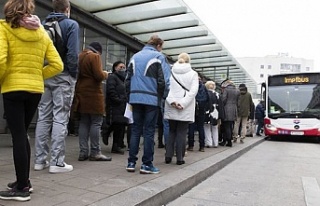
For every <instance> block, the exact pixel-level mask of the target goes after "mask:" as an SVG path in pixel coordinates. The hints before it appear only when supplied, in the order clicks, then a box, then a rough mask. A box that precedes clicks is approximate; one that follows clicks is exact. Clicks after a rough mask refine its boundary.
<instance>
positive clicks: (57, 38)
mask: <svg viewBox="0 0 320 206" xmlns="http://www.w3.org/2000/svg"><path fill="white" fill-rule="evenodd" d="M66 18H67V17H66V16H61V17H57V18H52V19H50V20H48V21H46V22H45V23H44V25H43V27H44V29H45V30H46V31H47V33H48V35H49V37H50V38H51V40H52V41H53V44H54V46H55V47H56V49H57V51H58V53H59V55H60V57H61V59H62V60H64V58H65V56H66V47H65V44H64V42H63V38H62V32H61V28H60V25H59V22H60V21H62V20H64V19H66Z"/></svg>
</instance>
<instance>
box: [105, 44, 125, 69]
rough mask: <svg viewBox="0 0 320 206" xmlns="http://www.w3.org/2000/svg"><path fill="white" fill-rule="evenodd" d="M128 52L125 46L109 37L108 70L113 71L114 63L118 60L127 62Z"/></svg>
mask: <svg viewBox="0 0 320 206" xmlns="http://www.w3.org/2000/svg"><path fill="white" fill-rule="evenodd" d="M126 53H127V49H126V47H125V46H123V45H121V44H119V43H117V42H114V41H112V40H110V39H109V40H108V45H107V64H106V65H107V71H108V72H112V65H113V63H114V62H116V61H122V62H124V63H125V64H127V62H126V60H127V59H126Z"/></svg>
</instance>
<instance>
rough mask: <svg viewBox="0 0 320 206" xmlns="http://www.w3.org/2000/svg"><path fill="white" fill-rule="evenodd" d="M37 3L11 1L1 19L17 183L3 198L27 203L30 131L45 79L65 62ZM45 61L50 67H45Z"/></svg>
mask: <svg viewBox="0 0 320 206" xmlns="http://www.w3.org/2000/svg"><path fill="white" fill-rule="evenodd" d="M34 8H35V4H34V1H33V0H24V1H21V0H8V1H7V3H6V4H5V6H4V8H3V11H4V15H5V20H0V45H1V47H0V83H1V93H2V95H3V104H4V112H5V114H6V119H7V123H8V126H9V129H10V131H11V134H12V143H13V159H14V166H15V170H16V178H17V179H16V181H15V182H13V183H9V184H8V189H10V190H8V191H1V192H0V199H6V200H17V201H27V200H30V193H29V192H30V191H32V187H31V183H30V180H29V173H30V153H31V152H30V144H29V140H28V137H27V129H28V127H29V125H30V123H31V121H32V118H33V116H34V114H35V112H36V110H37V106H38V103H39V101H40V99H41V94H42V93H43V92H44V79H47V78H50V77H53V76H54V75H56V74H58V73H60V72H61V71H62V70H63V63H62V61H61V58H60V56H59V54H58V52H57V50H56V49H55V47H54V45H53V43H52V41H51V39H50V38H49V36H48V35H47V33H46V31H45V30H44V28H43V27H42V26H41V24H40V20H39V18H38V17H37V16H34V15H32V13H33V11H34ZM44 59H46V60H47V62H48V64H47V65H46V66H44Z"/></svg>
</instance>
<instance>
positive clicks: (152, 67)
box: [126, 44, 170, 106]
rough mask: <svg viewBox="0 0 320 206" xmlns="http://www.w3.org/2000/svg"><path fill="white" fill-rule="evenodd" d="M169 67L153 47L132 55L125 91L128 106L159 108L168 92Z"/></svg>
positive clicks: (162, 56) (144, 48)
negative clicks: (127, 96)
mask: <svg viewBox="0 0 320 206" xmlns="http://www.w3.org/2000/svg"><path fill="white" fill-rule="evenodd" d="M169 78H170V65H169V64H168V62H167V59H166V57H165V56H164V55H163V54H162V53H161V52H159V51H157V50H156V49H155V48H154V47H153V46H151V45H148V44H147V45H146V46H144V47H143V49H142V50H141V51H139V52H138V53H136V54H134V55H133V57H132V58H131V60H130V62H129V65H128V75H127V79H126V90H127V93H128V95H129V103H130V104H145V105H152V106H160V105H161V100H162V99H163V98H165V97H166V94H168V91H169V83H170V82H169Z"/></svg>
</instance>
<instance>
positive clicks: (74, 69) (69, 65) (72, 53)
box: [45, 12, 80, 78]
mask: <svg viewBox="0 0 320 206" xmlns="http://www.w3.org/2000/svg"><path fill="white" fill-rule="evenodd" d="M61 16H65V14H62V13H54V12H52V13H50V14H49V15H48V16H47V17H46V20H45V22H46V21H50V19H52V18H59V17H61ZM59 25H60V28H61V32H62V38H63V42H64V43H65V46H66V51H67V52H66V58H65V59H63V60H62V61H63V64H64V71H63V72H68V73H69V74H70V75H71V76H72V77H74V78H76V77H77V74H78V55H79V43H80V42H79V24H78V23H77V22H76V21H74V20H72V19H69V18H66V19H64V20H62V21H60V22H59Z"/></svg>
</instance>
